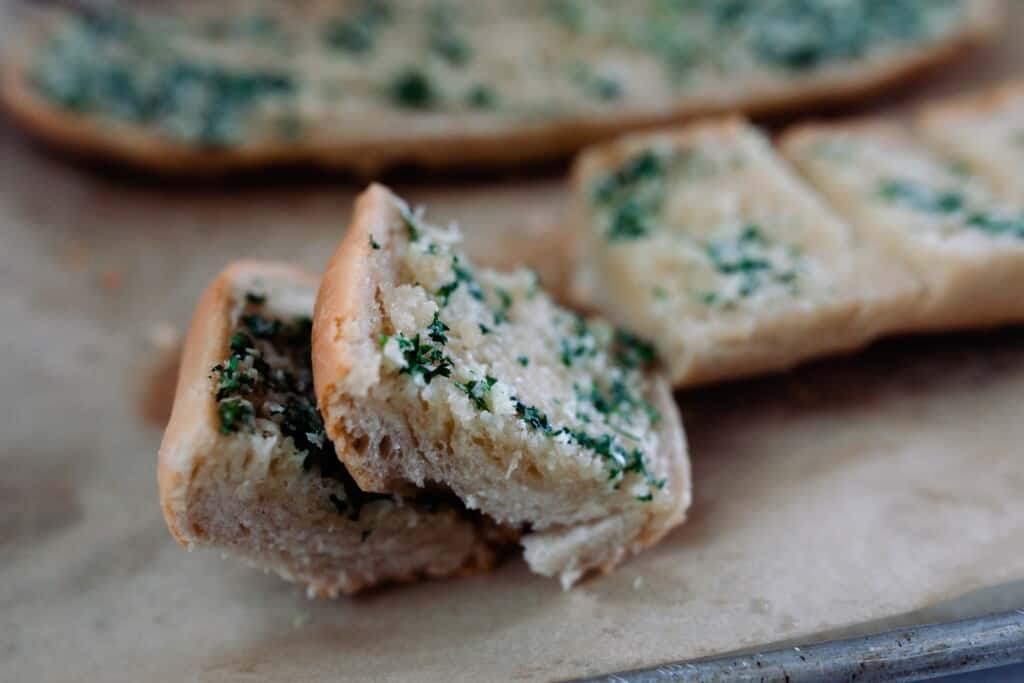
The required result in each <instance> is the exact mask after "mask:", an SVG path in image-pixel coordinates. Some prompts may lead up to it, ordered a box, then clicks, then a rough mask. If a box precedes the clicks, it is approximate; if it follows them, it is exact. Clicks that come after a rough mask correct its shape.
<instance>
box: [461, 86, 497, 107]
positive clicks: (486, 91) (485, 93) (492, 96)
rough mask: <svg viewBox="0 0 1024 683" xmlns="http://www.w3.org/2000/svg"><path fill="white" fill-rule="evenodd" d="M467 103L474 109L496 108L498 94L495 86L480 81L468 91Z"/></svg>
mask: <svg viewBox="0 0 1024 683" xmlns="http://www.w3.org/2000/svg"><path fill="white" fill-rule="evenodd" d="M466 104H467V105H468V106H469V107H470V108H472V109H494V108H495V107H496V106H497V105H498V94H497V93H496V92H495V91H494V88H492V87H490V86H487V85H483V84H480V83H478V84H477V85H474V86H472V87H471V88H470V89H469V90H468V91H466Z"/></svg>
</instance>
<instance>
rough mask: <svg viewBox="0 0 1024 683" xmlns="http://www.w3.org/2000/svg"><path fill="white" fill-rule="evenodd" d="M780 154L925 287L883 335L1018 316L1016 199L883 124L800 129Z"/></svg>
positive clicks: (1020, 253)
mask: <svg viewBox="0 0 1024 683" xmlns="http://www.w3.org/2000/svg"><path fill="white" fill-rule="evenodd" d="M781 146H782V149H783V151H784V153H785V154H786V156H787V157H788V158H789V159H791V160H792V161H793V163H794V164H796V166H797V167H798V168H799V169H800V171H801V172H802V173H803V174H804V175H805V176H806V177H807V179H808V180H809V181H810V182H811V184H812V185H814V187H815V188H817V189H818V190H819V191H820V192H822V194H824V196H825V197H826V198H827V199H828V200H829V202H830V203H831V204H832V206H833V207H835V209H836V210H837V211H839V212H840V213H841V214H842V215H844V216H845V217H846V218H847V219H848V220H849V221H850V223H851V225H852V226H853V227H854V229H855V230H856V231H857V232H858V233H859V235H860V237H861V238H862V239H863V240H864V241H865V242H867V243H870V244H872V245H873V246H874V247H875V248H876V249H877V250H879V251H882V252H885V253H888V254H891V255H892V256H894V257H896V258H898V259H900V260H901V261H902V262H903V263H904V264H905V267H906V268H907V270H908V272H911V273H913V274H914V275H915V276H916V277H917V278H918V280H919V281H920V282H921V283H922V284H923V286H924V288H925V296H924V299H923V300H922V302H921V304H920V305H919V306H917V307H916V308H915V309H914V310H911V311H908V312H907V315H906V316H905V317H904V319H903V320H902V321H901V322H898V324H896V325H895V326H894V327H893V329H891V330H890V331H891V332H899V331H917V330H946V329H952V328H957V327H973V326H990V325H998V324H1002V323H1007V322H1013V321H1019V320H1021V319H1024V299H1022V298H1021V296H1020V292H1019V289H1020V287H1019V285H1020V283H1021V282H1024V206H1022V205H1021V204H1020V203H1018V202H1015V201H1012V200H1003V199H1000V198H999V197H998V196H997V193H996V192H995V191H994V190H993V189H992V188H991V186H989V185H988V184H987V183H985V182H984V180H983V179H981V178H978V177H975V176H972V175H970V174H963V173H962V172H960V169H959V167H958V166H957V165H956V164H951V163H950V162H949V160H948V159H947V158H946V157H945V156H944V155H943V154H941V153H939V152H936V151H934V150H932V149H930V148H928V147H927V146H926V145H925V144H923V143H922V142H920V141H919V140H917V139H915V138H914V137H913V136H912V135H911V134H910V132H909V131H908V130H907V129H905V128H903V127H901V126H899V125H897V124H895V123H887V122H863V123H841V124H832V125H805V126H799V127H797V128H796V129H794V130H792V131H791V132H789V133H788V134H787V135H785V136H784V139H783V141H782V143H781Z"/></svg>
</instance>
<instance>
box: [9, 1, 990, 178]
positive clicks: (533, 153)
mask: <svg viewBox="0 0 1024 683" xmlns="http://www.w3.org/2000/svg"><path fill="white" fill-rule="evenodd" d="M1003 13H1004V5H1003V2H1002V0H972V2H971V4H970V7H969V14H968V19H967V20H966V21H965V22H964V25H963V29H962V31H961V32H960V33H958V34H956V35H953V36H950V37H949V38H948V39H946V40H942V41H939V42H937V43H936V44H934V45H932V46H929V47H927V48H921V49H919V50H908V51H906V52H905V53H903V54H899V55H895V56H891V55H890V56H885V57H883V58H878V59H875V60H872V61H871V62H869V63H867V64H856V65H837V66H835V67H830V68H825V69H822V70H821V71H820V72H818V73H815V74H813V75H811V76H805V77H804V78H803V80H802V81H801V83H800V85H793V84H786V83H775V84H770V85H767V86H765V87H763V89H762V91H761V92H753V93H750V92H748V93H746V94H745V95H742V96H733V95H727V96H725V97H721V98H719V101H717V102H714V101H706V102H703V103H700V102H692V101H691V102H684V103H680V104H679V105H677V106H676V107H672V108H670V109H667V110H665V111H660V112H650V113H633V114H621V115H616V116H602V117H580V118H577V119H575V120H562V121H558V122H552V123H541V124H534V125H526V124H512V125H509V126H507V127H505V126H496V127H494V128H493V129H490V130H488V131H486V132H469V131H460V132H452V129H451V128H450V127H449V130H448V131H447V132H445V133H443V134H439V135H434V136H426V135H422V134H417V133H416V132H415V131H413V132H411V133H405V134H403V132H402V131H396V133H395V134H394V135H393V136H390V137H388V138H382V139H378V140H369V141H357V140H353V141H345V142H331V143H329V144H328V145H326V146H325V145H320V144H317V143H316V142H315V141H311V142H307V143H305V144H302V143H294V142H292V143H267V144H261V145H259V146H253V147H239V148H233V149H226V150H207V149H199V148H196V147H191V146H186V145H178V144H174V143H172V142H168V141H166V140H161V139H160V138H158V137H155V136H150V135H147V134H145V133H144V132H142V131H140V130H138V129H133V128H132V127H131V126H126V125H116V124H110V125H109V126H106V127H105V126H101V125H99V124H97V123H96V122H95V121H92V120H90V119H88V118H86V117H82V116H76V115H74V114H69V113H66V112H62V111H60V110H58V109H56V108H55V107H53V106H51V105H50V104H49V103H48V102H46V101H45V100H43V99H42V98H40V97H37V96H36V95H35V94H34V93H33V92H32V90H31V88H30V87H28V85H27V83H26V79H25V77H24V67H23V66H21V65H20V64H22V62H23V60H21V59H9V60H7V63H6V66H5V67H4V68H3V74H2V76H0V101H2V102H3V104H4V105H5V106H6V108H7V109H8V111H9V112H10V113H11V115H12V116H13V117H14V118H15V119H16V120H17V121H18V122H19V123H20V124H21V125H22V126H23V127H24V128H25V129H26V130H28V131H30V132H31V133H33V134H35V135H36V136H38V137H39V138H41V139H43V140H46V141H49V142H51V143H55V144H57V145H59V146H61V147H63V148H66V149H68V150H71V151H73V152H76V153H79V154H83V155H86V156H90V157H96V158H100V159H105V160H108V161H115V162H119V163H125V164H128V165H132V166H136V167H140V168H145V169H148V170H150V171H156V172H160V173H168V174H184V173H190V174H194V173H202V174H219V173H230V172H237V171H242V170H246V169H252V168H258V167H265V166H278V165H294V164H314V165H318V166H323V167H326V168H337V169H344V170H349V171H355V172H357V173H360V174H364V175H372V174H374V173H377V172H379V171H380V170H381V169H383V168H386V167H389V166H394V165H397V164H402V163H411V164H414V165H417V166H421V167H424V168H441V167H456V166H481V165H514V164H523V163H530V162H535V161H540V160H544V159H551V158H562V157H565V156H567V155H569V154H571V153H573V152H575V151H577V150H579V149H581V148H582V147H584V146H586V145H588V144H592V143H594V142H597V141H599V140H603V139H607V138H609V137H611V136H614V135H616V134H618V133H622V132H624V131H627V130H638V129H646V128H653V127H659V126H665V125H669V124H672V123H678V122H681V121H684V120H690V119H693V118H697V117H701V116H707V115H712V114H721V113H725V112H729V111H743V112H745V113H747V114H749V115H751V116H763V115H774V114H780V113H782V112H787V111H796V110H799V109H805V108H813V107H818V106H823V105H832V104H839V103H843V102H850V101H857V100H861V99H865V98H868V97H871V96H873V95H875V94H877V93H880V92H882V91H885V90H887V89H889V88H892V87H893V86H895V85H898V84H900V83H903V82H905V81H907V80H909V79H911V78H915V77H917V76H919V75H921V74H923V73H925V72H928V71H932V70H934V69H936V68H938V67H939V66H941V65H943V64H945V63H947V62H949V61H951V60H953V59H956V58H957V57H959V56H961V55H962V54H964V53H965V52H967V51H969V50H970V49H972V48H974V47H977V46H978V45H980V44H982V43H984V42H985V41H986V40H988V39H989V38H991V37H992V35H993V34H994V33H995V31H996V29H997V28H998V25H999V19H1000V17H1001V16H1002V15H1003Z"/></svg>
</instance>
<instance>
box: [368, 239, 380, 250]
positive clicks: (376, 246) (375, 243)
mask: <svg viewBox="0 0 1024 683" xmlns="http://www.w3.org/2000/svg"><path fill="white" fill-rule="evenodd" d="M370 248H371V249H374V250H379V249H380V243H379V242H378V241H377V240H375V239H373V235H370Z"/></svg>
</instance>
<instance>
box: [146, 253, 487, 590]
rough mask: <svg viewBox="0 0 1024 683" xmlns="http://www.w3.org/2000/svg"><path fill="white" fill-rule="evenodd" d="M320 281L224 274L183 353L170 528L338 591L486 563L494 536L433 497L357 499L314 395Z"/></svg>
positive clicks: (293, 272)
mask: <svg viewBox="0 0 1024 683" xmlns="http://www.w3.org/2000/svg"><path fill="white" fill-rule="evenodd" d="M316 287H317V282H316V280H315V279H314V278H312V277H310V276H309V275H307V274H306V273H305V272H303V271H301V270H299V269H297V268H293V267H291V266H287V265H282V264H275V263H255V262H239V263H236V264H233V265H231V266H229V267H228V268H227V269H225V270H224V271H223V272H222V273H221V274H220V276H219V277H218V278H217V279H216V280H215V281H214V282H213V284H212V285H211V286H210V287H209V289H207V291H206V293H205V294H204V295H203V297H202V299H201V301H200V303H199V306H198V308H197V309H196V312H195V316H194V318H193V321H192V326H191V329H190V331H189V335H188V339H187V341H186V345H185V349H184V357H183V361H182V367H181V372H180V376H179V381H178V388H177V394H176V396H175V400H174V408H173V412H172V414H171V420H170V423H169V424H168V426H167V431H166V433H165V434H164V439H163V443H162V444H161V446H160V460H159V484H160V498H161V502H162V505H163V510H164V516H165V517H166V519H167V525H168V527H169V528H170V531H171V533H172V534H173V535H174V537H175V538H176V539H178V541H179V542H180V543H181V544H182V545H184V546H185V547H187V548H189V549H191V548H215V549H220V550H222V551H225V552H228V553H231V554H233V555H236V556H240V557H241V558H243V559H245V560H246V561H248V562H249V563H250V564H252V565H254V566H256V567H260V568H263V569H269V570H272V571H274V572H276V573H277V574H279V575H281V576H282V577H284V578H286V579H288V580H291V581H297V582H300V583H303V584H305V585H306V586H307V587H308V592H309V593H310V595H316V596H331V597H333V596H336V595H338V594H339V593H345V594H347V593H353V592H355V591H358V590H360V589H363V588H367V587H370V586H374V585H377V584H380V583H384V582H393V581H407V580H412V579H414V578H416V577H420V576H447V575H451V574H461V573H464V572H469V571H474V570H479V569H484V568H487V567H489V566H490V565H491V564H492V562H493V560H494V551H493V549H492V545H494V546H495V547H496V546H498V545H500V544H501V543H502V542H506V541H505V537H504V535H503V532H499V531H498V530H497V529H496V528H495V527H494V526H493V525H491V524H490V523H488V522H487V521H486V520H483V519H481V518H479V516H477V515H471V514H470V513H467V512H466V511H465V509H464V508H463V506H461V505H460V504H459V503H458V502H457V501H455V500H453V499H450V498H449V497H443V496H431V497H420V498H415V499H403V498H400V497H396V496H379V495H371V494H366V493H363V492H361V491H360V490H359V489H358V487H357V486H356V485H355V483H354V482H353V481H352V479H351V477H349V476H348V475H347V473H346V472H345V469H344V467H343V466H342V465H341V464H340V463H339V462H338V460H337V458H336V457H335V454H334V449H333V448H332V446H331V443H330V441H327V440H326V438H325V435H324V432H323V423H322V421H321V419H320V416H319V413H318V412H317V410H316V405H315V402H314V399H313V393H312V379H311V377H310V351H309V334H310V324H311V314H312V312H313V300H314V298H315V296H316Z"/></svg>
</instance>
